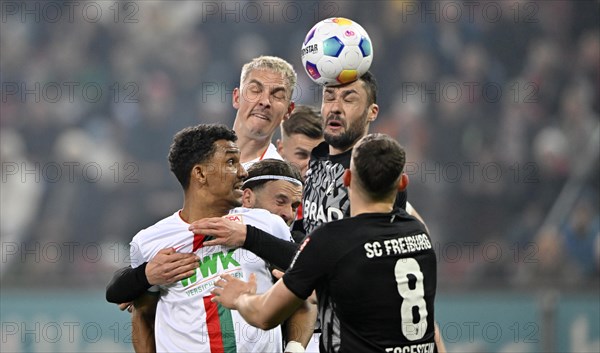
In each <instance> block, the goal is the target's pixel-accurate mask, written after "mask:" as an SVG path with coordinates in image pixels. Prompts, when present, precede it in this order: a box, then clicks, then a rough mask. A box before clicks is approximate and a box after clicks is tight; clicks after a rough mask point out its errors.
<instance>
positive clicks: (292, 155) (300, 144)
mask: <svg viewBox="0 0 600 353" xmlns="http://www.w3.org/2000/svg"><path fill="white" fill-rule="evenodd" d="M321 141H323V139H318V138H317V139H313V138H310V137H308V136H306V135H304V134H291V135H290V136H282V139H281V142H280V144H279V154H281V157H283V159H285V160H286V161H288V162H290V163H291V164H293V165H294V166H296V168H298V169H300V173H301V175H302V177H304V176H305V175H306V170H307V169H308V161H309V160H310V152H311V151H312V150H313V148H315V147H316V146H317V145H318V144H319V143H321Z"/></svg>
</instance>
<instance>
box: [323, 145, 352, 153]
mask: <svg viewBox="0 0 600 353" xmlns="http://www.w3.org/2000/svg"><path fill="white" fill-rule="evenodd" d="M352 147H354V146H350V147H348V148H346V149H339V148H335V147H333V146H332V145H329V155H330V156H335V155H338V154H342V153H344V152H347V151H349V150H351V149H352Z"/></svg>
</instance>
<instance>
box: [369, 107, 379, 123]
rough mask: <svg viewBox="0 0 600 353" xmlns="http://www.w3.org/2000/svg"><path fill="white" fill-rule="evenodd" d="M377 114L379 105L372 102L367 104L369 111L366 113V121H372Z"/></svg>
mask: <svg viewBox="0 0 600 353" xmlns="http://www.w3.org/2000/svg"><path fill="white" fill-rule="evenodd" d="M378 115H379V106H378V105H377V104H376V103H373V104H371V105H370V106H369V111H368V113H367V121H368V122H370V123H372V122H373V121H375V119H377V116H378Z"/></svg>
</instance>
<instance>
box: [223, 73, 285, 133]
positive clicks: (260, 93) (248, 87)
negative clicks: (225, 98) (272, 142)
mask: <svg viewBox="0 0 600 353" xmlns="http://www.w3.org/2000/svg"><path fill="white" fill-rule="evenodd" d="M286 82H287V81H286V80H285V79H284V77H283V75H282V74H280V73H277V72H274V71H271V70H258V69H257V70H253V71H251V72H250V73H249V74H248V76H247V77H246V80H245V81H244V82H242V83H241V87H240V88H236V89H234V90H233V107H234V108H236V109H237V110H238V112H237V115H236V120H235V127H234V129H235V130H236V132H237V133H238V135H240V134H241V135H244V136H247V137H249V138H271V136H272V135H273V132H274V131H275V129H276V128H277V127H278V126H279V124H281V121H282V120H283V118H284V116H285V115H286V114H289V113H290V112H291V110H292V108H293V106H291V105H290V104H291V101H290V99H291V94H292V93H291V92H290V90H289V89H288V88H287V87H286Z"/></svg>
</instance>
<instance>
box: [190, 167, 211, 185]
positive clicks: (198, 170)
mask: <svg viewBox="0 0 600 353" xmlns="http://www.w3.org/2000/svg"><path fill="white" fill-rule="evenodd" d="M207 174H208V173H207V169H206V167H205V166H203V165H202V164H196V165H195V166H193V167H192V172H191V178H190V179H191V181H192V182H197V183H200V184H205V183H206V176H207Z"/></svg>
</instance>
